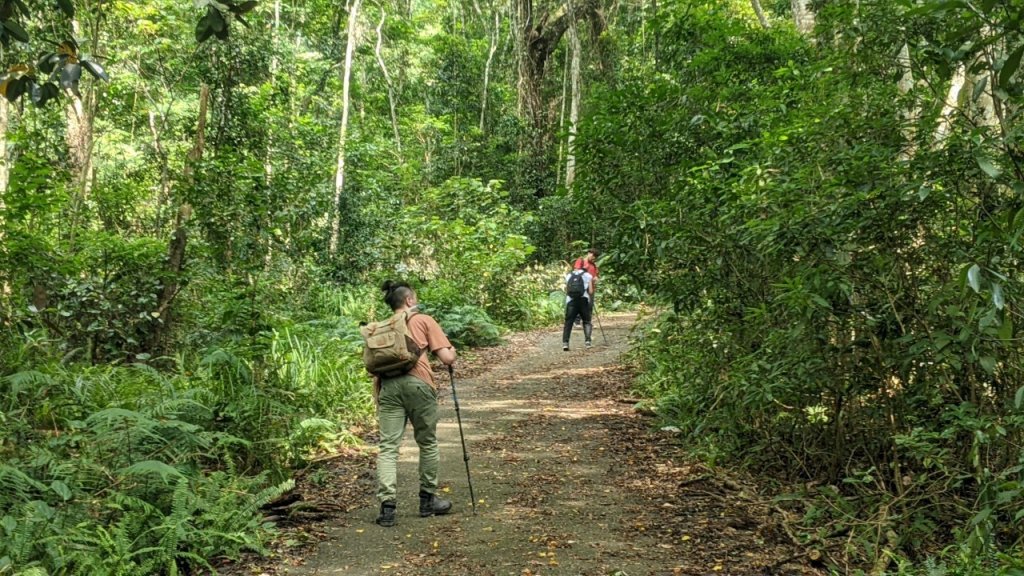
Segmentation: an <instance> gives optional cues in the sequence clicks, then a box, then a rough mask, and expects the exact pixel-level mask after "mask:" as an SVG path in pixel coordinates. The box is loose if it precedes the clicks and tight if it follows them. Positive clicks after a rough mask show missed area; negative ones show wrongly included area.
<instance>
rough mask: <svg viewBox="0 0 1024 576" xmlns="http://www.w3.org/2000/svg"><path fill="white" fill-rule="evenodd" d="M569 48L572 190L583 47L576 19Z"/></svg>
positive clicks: (569, 177)
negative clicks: (570, 55)
mask: <svg viewBox="0 0 1024 576" xmlns="http://www.w3.org/2000/svg"><path fill="white" fill-rule="evenodd" d="M569 12H570V14H572V13H573V5H572V0H569ZM569 48H570V50H571V51H572V65H571V66H570V72H569V85H570V93H571V100H570V104H569V137H568V142H567V145H566V158H565V187H566V189H568V190H572V184H573V182H574V181H575V180H576V128H577V124H578V122H579V119H580V59H581V54H580V53H581V52H582V51H583V47H582V45H581V44H580V36H579V34H578V33H577V30H576V19H575V18H571V19H570V21H569Z"/></svg>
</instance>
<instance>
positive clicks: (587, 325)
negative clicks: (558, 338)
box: [562, 297, 594, 344]
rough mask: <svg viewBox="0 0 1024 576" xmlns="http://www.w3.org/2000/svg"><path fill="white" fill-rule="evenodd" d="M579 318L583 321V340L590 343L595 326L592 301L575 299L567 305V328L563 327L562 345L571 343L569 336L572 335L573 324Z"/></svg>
mask: <svg viewBox="0 0 1024 576" xmlns="http://www.w3.org/2000/svg"><path fill="white" fill-rule="evenodd" d="M577 316H579V317H580V318H582V319H583V339H584V340H586V341H587V342H590V333H591V330H592V329H593V327H594V325H593V324H591V316H590V301H589V300H587V299H586V298H582V297H580V298H573V299H571V300H569V302H568V303H567V304H566V305H565V326H563V327H562V344H568V343H569V336H571V335H572V323H573V322H575V321H576V317H577Z"/></svg>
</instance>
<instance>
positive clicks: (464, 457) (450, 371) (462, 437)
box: [448, 364, 476, 516]
mask: <svg viewBox="0 0 1024 576" xmlns="http://www.w3.org/2000/svg"><path fill="white" fill-rule="evenodd" d="M448 378H449V379H450V380H451V383H452V401H453V402H454V403H455V419H456V420H457V421H458V422H459V439H460V440H461V441H462V461H463V462H465V464H466V482H467V483H468V484H469V498H470V503H471V504H472V505H473V516H476V495H475V494H474V493H473V478H472V477H471V476H470V475H469V452H467V451H466V436H465V435H464V434H463V433H462V414H461V413H460V411H459V396H458V394H456V393H455V368H453V367H452V365H451V364H449V365H448Z"/></svg>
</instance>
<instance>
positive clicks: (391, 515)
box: [377, 500, 423, 528]
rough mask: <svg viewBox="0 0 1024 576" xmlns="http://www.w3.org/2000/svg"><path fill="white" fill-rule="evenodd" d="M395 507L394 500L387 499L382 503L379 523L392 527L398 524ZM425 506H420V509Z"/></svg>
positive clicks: (378, 518) (378, 517)
mask: <svg viewBox="0 0 1024 576" xmlns="http://www.w3.org/2000/svg"><path fill="white" fill-rule="evenodd" d="M395 507H396V503H395V501H394V500H386V501H384V502H381V503H380V516H377V524H379V525H381V526H384V527H385V528H390V527H391V526H394V525H395V524H398V519H397V518H395ZM422 509H423V507H422V506H420V510H422Z"/></svg>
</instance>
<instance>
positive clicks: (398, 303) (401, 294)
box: [380, 280, 413, 310]
mask: <svg viewBox="0 0 1024 576" xmlns="http://www.w3.org/2000/svg"><path fill="white" fill-rule="evenodd" d="M380 289H381V290H382V291H383V292H384V302H385V303H387V305H388V306H391V309H392V310H398V309H399V308H401V307H402V304H404V303H405V299H406V298H408V297H409V295H411V294H412V293H413V290H412V287H410V286H409V284H408V283H407V282H392V281H391V280H388V281H386V282H384V285H383V286H381V287H380Z"/></svg>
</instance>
